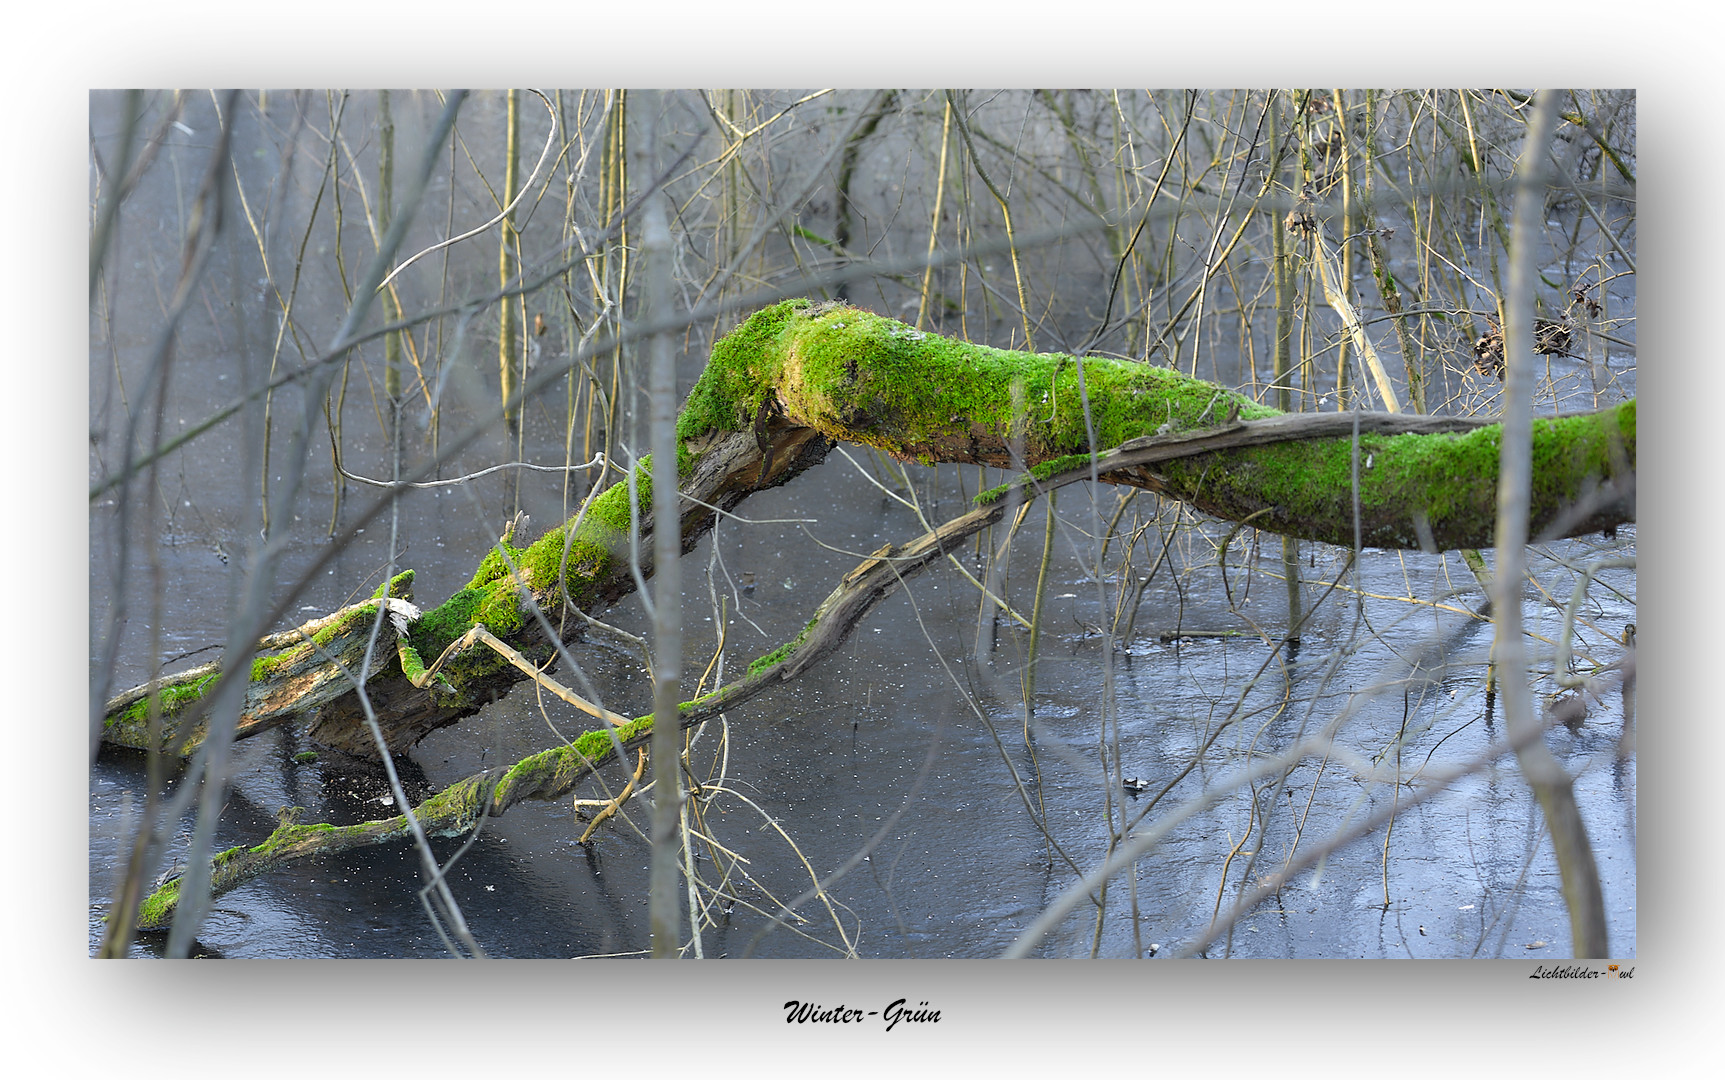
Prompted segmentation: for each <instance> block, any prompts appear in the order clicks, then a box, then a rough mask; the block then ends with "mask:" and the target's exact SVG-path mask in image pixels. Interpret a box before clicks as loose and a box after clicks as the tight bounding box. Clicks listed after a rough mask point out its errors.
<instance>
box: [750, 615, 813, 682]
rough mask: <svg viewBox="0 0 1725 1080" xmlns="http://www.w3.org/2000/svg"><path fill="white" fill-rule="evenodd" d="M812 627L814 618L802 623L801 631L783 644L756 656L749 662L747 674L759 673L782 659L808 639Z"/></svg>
mask: <svg viewBox="0 0 1725 1080" xmlns="http://www.w3.org/2000/svg"><path fill="white" fill-rule="evenodd" d="M814 628H815V620H814V619H810V620H809V621H808V622H806V623H804V624H803V628H802V631H801V632H800V633H798V634H797V636H796V637H795V638H793V639H792V640H790V641H787V642H785V643H784V644H783V645H780V646H779V647H778V648H776V649H774V650H773V651H772V652H770V653H768V654H766V655H765V656H757V657H756V658H755V659H754V661H753V662H752V663H750V664H749V674H750V675H751V676H754V675H759V674H760V673H761V672H763V671H765V670H766V669H768V668H770V667H772V666H773V665H774V664H777V663H779V662H780V661H782V660H784V658H785V657H787V656H789V655H791V653H792V652H794V651H796V648H797V646H799V645H801V644H802V643H803V642H805V641H807V640H808V639H809V634H811V633H813V632H814Z"/></svg>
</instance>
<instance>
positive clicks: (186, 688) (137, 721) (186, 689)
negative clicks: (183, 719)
mask: <svg viewBox="0 0 1725 1080" xmlns="http://www.w3.org/2000/svg"><path fill="white" fill-rule="evenodd" d="M219 678H221V672H219V671H212V672H210V673H209V674H208V675H205V676H202V677H201V678H199V679H197V680H196V681H195V682H189V683H186V684H185V685H183V686H164V687H162V689H161V701H162V715H163V716H173V715H175V714H176V713H179V712H180V711H182V710H183V709H185V707H186V706H187V705H190V704H191V703H192V702H194V701H197V700H198V699H199V698H201V697H203V696H204V694H205V692H206V691H208V690H209V688H210V687H211V686H214V685H215V682H216V680H217V679H219ZM149 714H150V699H149V696H148V695H145V696H144V697H141V698H139V699H138V700H137V701H134V702H132V703H131V704H130V705H128V706H127V707H126V708H125V710H124V711H123V712H121V713H119V714H118V715H116V716H112V717H109V718H108V720H107V723H106V726H108V727H117V726H121V725H124V726H128V727H133V726H137V727H141V726H142V725H143V724H145V723H147V722H148V720H149Z"/></svg>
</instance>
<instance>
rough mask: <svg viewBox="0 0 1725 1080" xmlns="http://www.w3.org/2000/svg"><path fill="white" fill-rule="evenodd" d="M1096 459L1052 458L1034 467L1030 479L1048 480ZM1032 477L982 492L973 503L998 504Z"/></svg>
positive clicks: (1080, 456)
mask: <svg viewBox="0 0 1725 1080" xmlns="http://www.w3.org/2000/svg"><path fill="white" fill-rule="evenodd" d="M1095 458H1096V455H1095V454H1064V455H1062V456H1060V457H1057V458H1051V459H1049V460H1048V461H1044V462H1042V463H1041V464H1039V465H1036V466H1034V467H1032V468H1031V470H1030V477H1035V478H1036V479H1037V480H1046V479H1048V478H1049V477H1051V476H1055V475H1058V474H1059V473H1063V472H1066V471H1067V470H1068V469H1077V468H1082V467H1083V466H1085V465H1088V464H1090V463H1091V461H1093V460H1095ZM1030 477H1025V476H1016V477H1014V478H1012V479H1011V480H1008V481H1007V482H1006V483H1004V484H1001V485H1000V486H999V487H991V488H989V489H988V490H987V491H984V492H981V493H980V494H978V495H977V496H976V498H975V499H973V500H971V501H972V502H974V503H975V504H976V505H977V506H987V505H989V504H990V503H993V502H998V501H999V500H1000V499H1001V498H1002V497H1003V496H1005V494H1006V493H1007V492H1008V491H1011V490H1012V489H1013V488H1014V487H1023V486H1025V485H1027V484H1029V483H1030Z"/></svg>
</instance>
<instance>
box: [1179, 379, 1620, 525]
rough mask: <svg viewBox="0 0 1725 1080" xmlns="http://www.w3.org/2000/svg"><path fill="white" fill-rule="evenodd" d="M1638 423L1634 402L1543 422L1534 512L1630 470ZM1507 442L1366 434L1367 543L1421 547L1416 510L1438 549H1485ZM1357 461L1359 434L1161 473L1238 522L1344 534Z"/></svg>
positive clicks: (1227, 455) (1537, 436)
mask: <svg viewBox="0 0 1725 1080" xmlns="http://www.w3.org/2000/svg"><path fill="white" fill-rule="evenodd" d="M1634 429H1635V409H1634V402H1627V403H1625V404H1624V405H1622V406H1619V407H1618V408H1617V409H1613V410H1608V411H1606V412H1604V413H1594V414H1587V415H1582V416H1570V417H1561V418H1542V419H1538V420H1536V421H1535V422H1534V425H1533V467H1534V476H1535V481H1534V489H1533V492H1532V516H1533V517H1534V518H1535V519H1547V520H1548V519H1550V518H1551V517H1553V516H1555V515H1556V514H1557V513H1558V512H1559V511H1560V510H1561V509H1562V508H1563V507H1565V506H1569V505H1573V504H1574V503H1576V502H1577V501H1579V500H1580V499H1581V498H1583V497H1584V495H1585V491H1584V488H1585V487H1586V486H1587V484H1589V483H1590V482H1592V481H1595V480H1597V479H1601V478H1604V477H1606V476H1609V475H1612V473H1613V472H1614V468H1615V467H1614V464H1613V454H1614V453H1622V454H1624V455H1625V460H1626V462H1627V463H1628V464H1630V465H1631V466H1632V465H1633V462H1634V454H1635V433H1634ZM1501 438H1502V428H1501V426H1499V425H1491V426H1489V427H1482V428H1477V429H1475V430H1473V431H1468V432H1462V433H1454V434H1435V435H1411V434H1410V435H1395V436H1383V435H1365V436H1361V437H1360V450H1359V465H1360V469H1359V477H1360V479H1359V503H1360V512H1361V514H1360V516H1361V527H1362V534H1363V541H1364V543H1365V544H1367V545H1368V546H1382V547H1414V546H1417V545H1418V543H1419V537H1418V536H1417V532H1416V528H1415V525H1414V521H1413V515H1414V512H1415V511H1419V512H1421V513H1423V514H1424V515H1426V517H1427V519H1428V525H1429V528H1430V530H1431V533H1432V537H1433V539H1434V540H1435V541H1436V542H1437V543H1438V546H1439V547H1442V548H1450V547H1465V546H1475V545H1477V544H1478V539H1479V535H1480V530H1481V528H1482V526H1481V524H1480V523H1481V522H1491V521H1493V520H1495V518H1496V514H1497V505H1496V502H1497V475H1498V459H1499V455H1500V453H1501V445H1500V441H1501ZM1614 447H1615V449H1614ZM1353 463H1354V457H1353V448H1352V445H1351V440H1349V439H1346V438H1338V439H1319V440H1310V441H1305V442H1295V443H1278V444H1275V445H1272V446H1260V447H1252V448H1245V449H1237V450H1227V451H1220V452H1217V453H1214V454H1205V455H1202V456H1199V457H1194V458H1186V459H1182V460H1179V461H1170V462H1164V463H1162V464H1159V465H1158V466H1157V472H1158V473H1159V474H1160V475H1161V476H1162V477H1163V478H1164V479H1165V480H1167V481H1168V482H1169V484H1170V493H1171V494H1173V495H1175V496H1176V497H1178V498H1182V499H1187V500H1189V501H1191V502H1193V503H1194V504H1195V505H1197V506H1200V507H1202V508H1204V509H1206V510H1208V511H1210V512H1211V513H1216V514H1219V515H1221V516H1223V517H1228V518H1231V519H1233V520H1239V519H1240V518H1241V517H1244V516H1245V515H1246V514H1249V513H1251V512H1253V511H1254V510H1256V509H1259V508H1262V507H1264V506H1270V507H1272V508H1273V510H1272V515H1271V518H1270V520H1268V521H1265V522H1264V525H1265V526H1266V527H1269V528H1272V529H1276V528H1278V526H1281V525H1284V524H1286V525H1289V526H1290V527H1291V531H1292V533H1293V534H1294V535H1301V536H1311V537H1313V538H1315V539H1323V540H1329V541H1330V542H1345V541H1346V538H1347V533H1349V532H1350V531H1351V529H1352V521H1353ZM1320 523H1328V526H1329V528H1330V530H1331V532H1330V533H1328V534H1327V535H1317V534H1316V531H1315V530H1316V528H1317V526H1318V525H1319V524H1320ZM1487 528H1488V529H1489V526H1487ZM1278 531H1288V530H1278ZM1488 534H1489V533H1488ZM1469 538H1471V541H1472V542H1471V543H1470V542H1468V539H1469Z"/></svg>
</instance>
